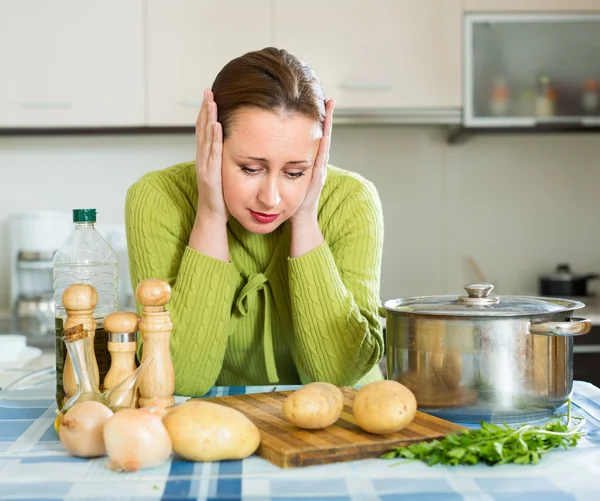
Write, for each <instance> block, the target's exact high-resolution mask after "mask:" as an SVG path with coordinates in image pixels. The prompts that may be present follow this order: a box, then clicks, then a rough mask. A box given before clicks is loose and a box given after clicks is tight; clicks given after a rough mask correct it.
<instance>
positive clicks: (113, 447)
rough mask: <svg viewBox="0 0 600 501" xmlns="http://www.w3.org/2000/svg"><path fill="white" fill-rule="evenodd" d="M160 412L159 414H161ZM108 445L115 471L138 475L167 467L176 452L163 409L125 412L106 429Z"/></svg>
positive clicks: (108, 422) (109, 465)
mask: <svg viewBox="0 0 600 501" xmlns="http://www.w3.org/2000/svg"><path fill="white" fill-rule="evenodd" d="M157 412H158V414H157ZM104 445H105V446H106V451H107V452H108V457H109V458H110V461H109V462H108V467H109V468H110V469H111V470H115V471H137V470H139V469H140V468H154V467H155V466H158V465H160V464H162V463H164V462H165V461H166V460H167V459H169V457H170V456H171V453H172V451H173V449H172V444H171V438H170V437H169V434H168V433H167V430H166V428H165V427H164V425H163V422H162V419H161V416H160V409H158V408H152V409H149V408H141V409H123V410H120V411H118V412H117V413H115V415H114V416H113V417H111V418H110V419H109V420H108V421H106V423H105V425H104Z"/></svg>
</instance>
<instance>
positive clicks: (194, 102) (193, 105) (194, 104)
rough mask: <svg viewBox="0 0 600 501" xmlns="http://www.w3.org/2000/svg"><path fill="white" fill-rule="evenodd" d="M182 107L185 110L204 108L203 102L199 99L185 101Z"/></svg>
mask: <svg viewBox="0 0 600 501" xmlns="http://www.w3.org/2000/svg"><path fill="white" fill-rule="evenodd" d="M180 104H181V106H183V107H184V108H200V106H202V100H198V99H184V100H183V101H181V103H180Z"/></svg>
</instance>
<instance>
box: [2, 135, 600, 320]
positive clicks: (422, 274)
mask: <svg viewBox="0 0 600 501" xmlns="http://www.w3.org/2000/svg"><path fill="white" fill-rule="evenodd" d="M193 155H194V137H193V135H192V134H178V135H124V136H64V137H62V136H56V137H0V175H1V176H2V177H1V179H2V182H1V183H0V235H1V237H0V309H5V308H7V307H8V297H9V296H8V289H9V263H8V227H7V218H8V215H9V214H11V213H14V212H21V211H27V210H36V209H62V210H70V209H71V208H73V207H84V206H85V207H96V208H97V209H98V221H99V225H102V224H104V225H119V224H122V223H123V212H124V202H125V192H126V190H127V188H128V187H129V186H130V185H131V184H132V183H133V182H134V181H135V180H136V179H138V178H139V177H140V176H141V175H143V174H144V173H146V172H149V171H151V170H156V169H161V168H163V167H166V166H169V165H171V164H173V163H176V162H180V161H185V160H189V159H193ZM330 160H331V163H333V164H335V165H338V166H340V167H343V168H346V169H349V170H355V171H357V172H359V173H361V174H363V175H364V176H366V177H367V178H369V179H370V180H372V181H373V182H374V183H375V185H376V186H377V188H378V190H379V193H380V196H381V199H382V203H383V207H384V218H385V244H384V262H383V273H382V287H381V295H382V297H397V296H403V295H420V294H440V293H451V294H455V293H461V292H462V287H463V285H464V284H465V283H467V282H468V281H474V280H476V279H477V276H476V274H475V272H474V271H473V268H472V266H471V265H470V264H469V256H473V257H474V258H475V260H476V261H477V263H478V264H479V266H480V268H481V271H482V273H483V274H484V276H485V278H486V279H487V280H489V281H491V282H492V283H494V284H496V287H497V290H496V292H498V293H500V294H515V293H524V294H535V293H536V292H537V276H538V275H539V274H540V273H544V272H548V271H551V270H552V269H553V268H554V266H555V264H556V263H558V262H569V263H571V264H572V266H573V269H574V271H575V272H578V273H584V272H585V273H587V272H591V271H595V272H600V197H599V196H598V192H599V191H600V140H599V139H598V136H596V135H593V134H589V135H552V136H546V135H543V136H542V135H539V136H536V135H515V136H507V135H498V136H494V135H490V136H479V137H474V138H473V139H472V140H471V141H470V142H468V143H466V144H463V145H459V146H449V145H447V144H446V142H445V131H444V129H442V128H438V127H402V126H365V127H362V126H361V127H359V126H341V125H338V126H336V127H335V128H334V135H333V144H332V152H331V157H330Z"/></svg>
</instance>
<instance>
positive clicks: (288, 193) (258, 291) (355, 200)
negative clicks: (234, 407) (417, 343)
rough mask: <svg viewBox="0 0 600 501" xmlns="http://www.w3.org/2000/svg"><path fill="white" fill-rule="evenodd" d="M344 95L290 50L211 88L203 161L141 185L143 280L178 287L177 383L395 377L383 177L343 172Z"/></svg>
mask: <svg viewBox="0 0 600 501" xmlns="http://www.w3.org/2000/svg"><path fill="white" fill-rule="evenodd" d="M333 108H334V102H333V100H328V101H326V100H325V98H324V94H323V91H322V89H321V86H320V83H319V80H318V79H317V77H316V76H315V74H314V73H313V72H312V71H311V70H310V69H309V68H307V67H306V66H305V65H304V63H302V62H301V61H299V60H298V59H296V58H295V57H294V56H292V55H290V54H289V53H287V52H285V51H283V50H278V49H274V48H266V49H264V50H260V51H256V52H250V53H248V54H245V55H243V56H241V57H239V58H236V59H234V60H232V61H231V62H229V63H228V64H227V65H226V66H225V67H224V68H223V69H222V70H221V72H220V73H219V74H218V75H217V77H216V80H215V82H214V84H213V87H212V90H206V91H205V93H204V101H203V104H202V107H201V110H200V113H199V115H198V119H197V121H196V161H195V162H188V163H182V164H178V165H175V166H173V167H170V168H167V169H165V170H161V171H158V172H153V173H149V174H147V175H145V176H144V177H142V178H141V179H140V180H139V181H137V182H136V183H135V184H134V185H133V186H132V187H131V188H130V189H129V191H128V193H127V202H126V226H127V240H128V245H129V259H130V267H131V278H132V283H133V284H134V287H135V284H138V283H139V282H140V281H141V280H143V279H146V278H160V279H163V280H166V281H168V282H169V283H170V284H171V286H172V288H173V292H172V297H171V301H170V303H169V305H168V307H169V309H170V311H171V316H172V319H173V325H174V328H173V332H172V335H171V356H172V358H173V365H174V367H175V380H176V383H175V392H176V393H177V394H182V395H198V396H200V395H203V394H205V393H206V392H208V391H209V390H210V388H211V387H212V386H214V385H215V384H218V385H266V384H275V383H279V384H299V383H308V382H311V381H327V382H330V383H333V384H337V385H354V384H357V383H365V382H368V381H372V380H376V379H381V378H382V375H381V372H380V370H379V368H378V366H377V363H378V362H379V360H380V359H381V357H382V354H383V339H382V335H381V330H380V325H379V316H378V292H379V281H380V265H381V252H382V240H383V220H382V212H381V204H380V201H379V198H378V195H377V192H376V190H375V188H374V187H373V185H372V184H371V183H369V182H368V181H366V180H365V179H363V178H362V177H360V176H358V175H357V174H353V173H350V172H346V171H344V170H341V169H338V168H335V167H332V166H328V165H327V162H328V157H329V144H330V138H331V124H332V114H333Z"/></svg>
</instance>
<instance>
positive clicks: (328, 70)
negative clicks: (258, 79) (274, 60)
mask: <svg viewBox="0 0 600 501" xmlns="http://www.w3.org/2000/svg"><path fill="white" fill-rule="evenodd" d="M275 2H276V8H275V43H276V45H277V46H278V47H281V48H285V49H287V50H288V51H289V52H291V53H292V54H294V55H296V56H298V57H300V58H301V59H303V60H304V61H305V62H306V63H307V64H308V65H309V66H311V67H312V68H313V69H314V70H315V71H316V73H317V75H318V76H319V77H320V78H321V82H322V84H323V87H324V89H325V93H326V95H327V97H332V98H335V99H336V102H337V107H338V108H362V109H369V108H372V109H376V108H405V109H406V108H447V107H452V108H454V107H459V106H460V103H461V91H460V88H461V85H460V82H461V77H460V73H461V70H460V60H461V59H460V52H461V51H460V44H461V42H460V26H461V23H460V17H461V0H443V1H442V2H440V1H439V0H402V1H398V0H371V1H370V2H365V1H364V0H328V1H326V2H324V1H322V0H304V1H303V2H290V1H289V0H275ZM315 13H318V15H315Z"/></svg>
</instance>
